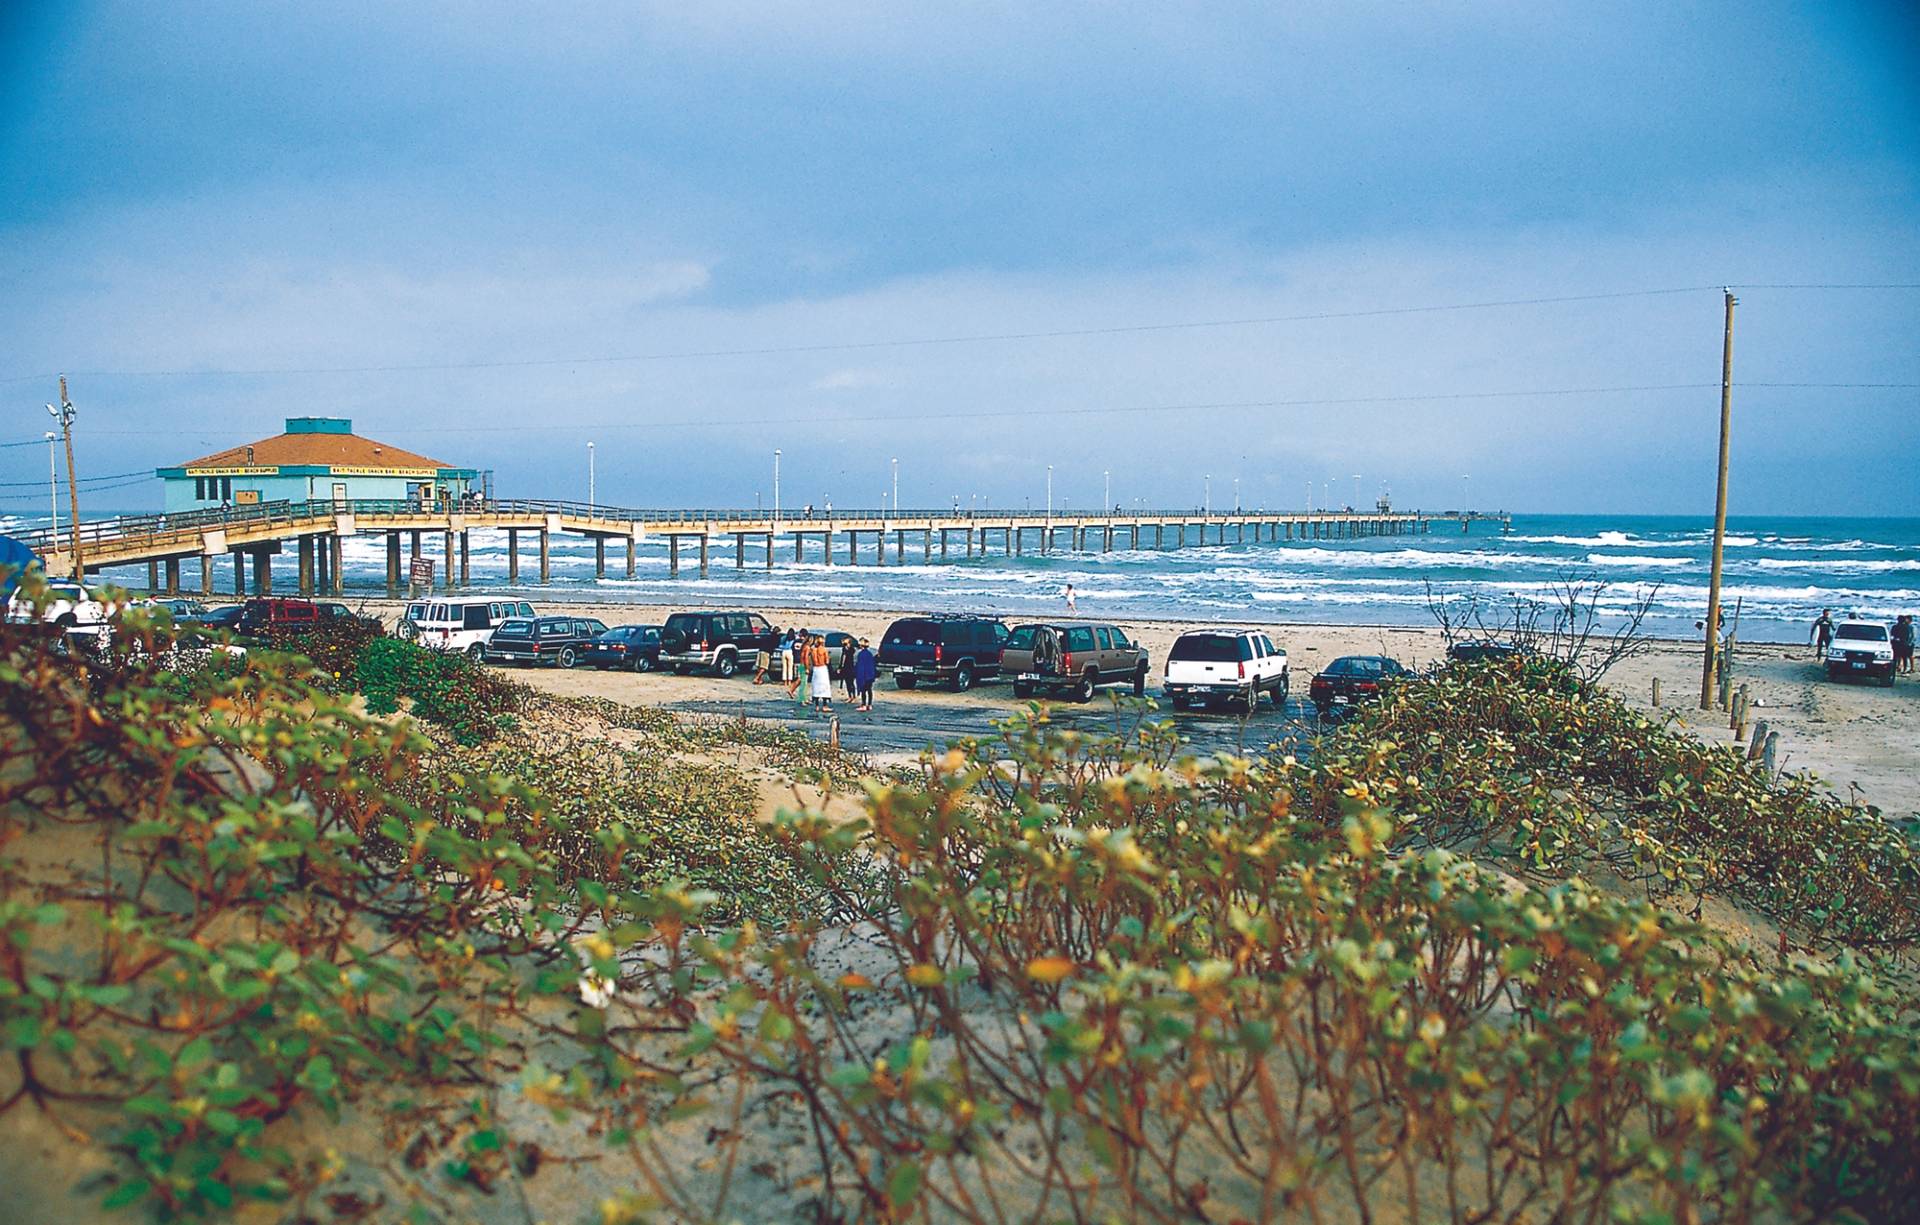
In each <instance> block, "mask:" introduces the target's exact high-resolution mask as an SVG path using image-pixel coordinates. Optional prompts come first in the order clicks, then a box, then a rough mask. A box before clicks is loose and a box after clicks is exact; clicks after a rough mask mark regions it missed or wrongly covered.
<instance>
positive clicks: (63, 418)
mask: <svg viewBox="0 0 1920 1225" xmlns="http://www.w3.org/2000/svg"><path fill="white" fill-rule="evenodd" d="M47 411H48V412H50V413H52V414H53V417H54V420H56V421H58V422H59V423H60V434H61V437H62V438H63V439H65V441H66V444H67V508H68V509H69V510H70V511H71V512H72V523H71V524H70V529H71V530H70V533H69V535H68V541H69V543H71V544H72V546H73V569H72V571H71V572H70V575H69V577H71V578H72V579H73V581H74V582H76V583H85V582H86V581H87V567H86V563H85V562H84V561H82V560H81V557H80V486H79V485H78V484H76V483H75V482H74V479H73V401H72V400H69V399H67V376H66V375H64V374H63V375H61V376H60V407H58V408H55V407H54V406H53V405H51V404H49V405H47Z"/></svg>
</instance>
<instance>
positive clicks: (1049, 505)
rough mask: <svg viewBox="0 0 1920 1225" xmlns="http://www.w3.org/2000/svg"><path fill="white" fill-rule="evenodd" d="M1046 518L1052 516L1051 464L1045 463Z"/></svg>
mask: <svg viewBox="0 0 1920 1225" xmlns="http://www.w3.org/2000/svg"><path fill="white" fill-rule="evenodd" d="M1047 518H1049V519H1051V518H1053V465H1052V464H1048V465H1047Z"/></svg>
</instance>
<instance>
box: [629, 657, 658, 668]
mask: <svg viewBox="0 0 1920 1225" xmlns="http://www.w3.org/2000/svg"><path fill="white" fill-rule="evenodd" d="M633 670H634V671H635V672H651V671H653V661H652V660H651V659H648V658H647V657H646V656H645V655H635V656H634V657H633Z"/></svg>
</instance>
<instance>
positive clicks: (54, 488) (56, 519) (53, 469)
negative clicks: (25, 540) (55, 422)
mask: <svg viewBox="0 0 1920 1225" xmlns="http://www.w3.org/2000/svg"><path fill="white" fill-rule="evenodd" d="M58 441H60V435H58V434H56V433H54V432H53V431H52V430H48V431H47V504H48V505H49V506H50V507H51V508H52V509H53V543H52V544H51V545H49V546H48V548H47V551H48V552H49V553H51V552H54V551H55V550H57V549H58V548H59V547H60V469H59V466H58V465H59V462H60V461H59V460H58V459H57V458H56V457H55V452H54V447H53V444H54V443H56V442H58Z"/></svg>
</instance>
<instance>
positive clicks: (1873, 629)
mask: <svg viewBox="0 0 1920 1225" xmlns="http://www.w3.org/2000/svg"><path fill="white" fill-rule="evenodd" d="M1833 636H1834V637H1835V638H1852V639H1854V640H1855V641H1857V642H1885V641H1886V640H1887V627H1886V626H1884V625H1842V626H1841V627H1840V628H1839V629H1836V630H1835V631H1834V632H1833Z"/></svg>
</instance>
